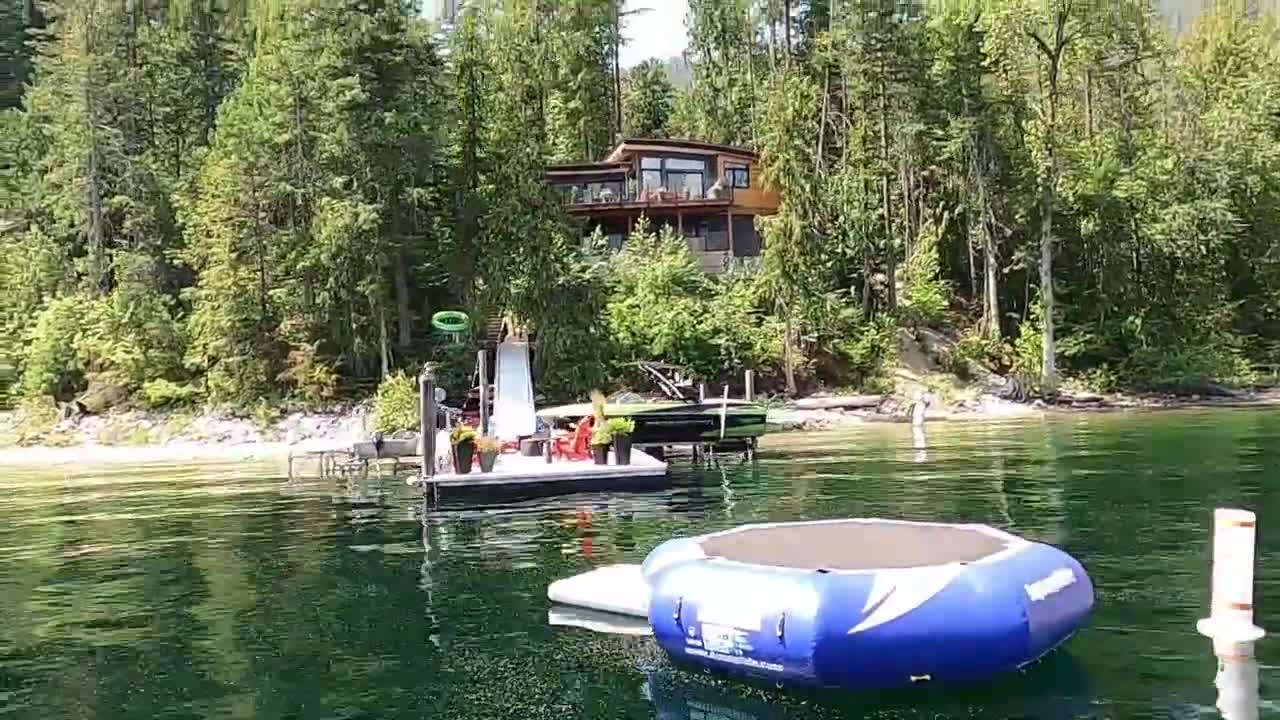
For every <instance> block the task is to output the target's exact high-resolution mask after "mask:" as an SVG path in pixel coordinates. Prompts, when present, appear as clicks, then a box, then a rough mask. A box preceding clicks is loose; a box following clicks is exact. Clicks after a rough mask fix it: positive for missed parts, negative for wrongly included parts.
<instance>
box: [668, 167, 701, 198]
mask: <svg viewBox="0 0 1280 720" xmlns="http://www.w3.org/2000/svg"><path fill="white" fill-rule="evenodd" d="M667 189H668V190H670V191H672V192H674V193H675V194H676V197H679V198H683V199H686V200H694V199H697V198H701V197H702V173H692V172H668V173H667Z"/></svg>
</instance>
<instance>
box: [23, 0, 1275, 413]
mask: <svg viewBox="0 0 1280 720" xmlns="http://www.w3.org/2000/svg"><path fill="white" fill-rule="evenodd" d="M0 12H2V13H3V15H2V16H0V33H2V35H0V51H2V52H3V55H2V56H0V105H2V106H3V107H4V108H5V109H4V110H3V111H2V113H0V258H2V261H0V338H3V340H4V342H3V344H0V385H5V386H6V387H3V388H0V392H6V391H7V392H9V393H11V394H12V395H13V396H14V397H21V398H26V399H28V400H29V401H32V402H36V401H39V402H48V399H49V398H55V399H66V398H69V397H71V396H73V395H75V394H76V393H79V392H81V391H83V390H85V388H86V387H90V386H94V385H100V386H108V387H111V388H113V389H115V392H116V393H117V394H118V395H120V397H122V398H123V397H124V396H128V397H129V398H131V399H132V400H135V401H138V402H144V403H147V404H150V405H165V404H173V403H193V402H201V401H208V402H212V403H217V404H220V405H228V406H240V407H244V406H247V405H249V404H252V403H255V402H259V401H261V400H262V399H264V398H267V399H283V398H289V399H293V400H296V401H298V402H303V403H311V404H315V403H322V402H325V401H327V400H330V399H333V398H335V397H340V396H343V395H348V396H349V395H356V394H361V393H367V392H369V390H370V389H371V387H372V385H373V384H375V383H376V382H377V381H378V380H379V378H382V377H385V376H386V375H388V374H389V373H392V372H395V371H397V370H408V371H412V370H413V369H414V368H416V367H417V365H418V364H420V363H421V362H423V361H425V360H427V359H434V360H437V361H441V362H443V363H445V367H446V369H448V370H450V371H452V372H454V373H456V374H460V375H465V374H467V373H469V372H470V364H469V360H468V358H469V357H470V353H469V350H468V349H467V348H466V347H465V346H462V347H459V346H455V345H452V344H450V343H448V342H445V341H444V340H443V339H441V338H440V337H439V336H436V335H433V334H432V331H431V328H430V324H429V319H430V316H431V314H432V313H433V312H435V311H437V310H440V309H445V308H462V309H466V310H467V311H468V312H469V313H470V314H471V315H472V317H474V318H477V319H483V318H489V317H495V316H498V315H500V314H503V313H511V314H514V315H515V316H517V317H518V318H519V320H520V321H521V322H522V323H524V324H526V325H527V326H528V327H529V328H531V329H532V330H533V331H535V332H536V333H537V340H538V346H537V364H538V367H537V372H538V379H537V381H538V383H539V387H540V390H541V391H542V392H544V393H546V394H547V395H549V396H571V395H579V394H581V393H584V392H585V391H586V390H587V389H589V388H591V387H593V386H597V385H607V384H608V383H609V379H610V377H611V376H612V374H613V370H614V368H615V363H617V362H619V361H623V360H627V359H631V358H636V357H645V358H655V357H659V358H665V359H668V360H672V361H676V362H681V363H684V364H686V365H689V366H691V367H693V368H694V369H695V370H697V371H698V372H699V373H700V374H702V375H704V376H707V377H709V378H713V377H716V376H724V375H729V374H734V375H736V374H737V373H738V372H739V370H740V369H741V368H743V367H753V368H756V369H757V370H758V371H760V372H761V373H762V376H763V377H765V379H766V381H769V382H773V383H774V384H775V385H776V386H777V387H779V388H784V387H786V388H790V389H795V388H797V387H803V386H807V385H812V384H813V383H816V382H825V383H828V384H836V385H840V384H847V385H861V386H874V385H877V384H882V383H884V382H885V378H884V375H883V371H884V368H885V367H886V366H888V365H889V364H891V363H892V362H893V358H894V353H895V351H896V347H897V345H898V338H899V337H900V335H901V334H902V333H910V332H912V331H913V329H915V328H920V327H934V328H943V329H945V330H946V332H948V333H949V334H950V335H951V336H952V337H954V338H955V339H956V344H955V346H954V349H953V350H952V356H953V357H952V358H951V363H952V365H953V367H954V368H955V369H957V370H962V369H964V368H966V367H969V366H970V364H971V363H973V362H981V363H983V364H985V365H987V366H989V367H993V368H995V369H998V370H1001V371H1006V372H1012V373H1017V374H1019V375H1020V376H1022V377H1023V378H1025V379H1026V381H1027V383H1028V384H1029V385H1030V386H1032V387H1033V388H1035V389H1038V390H1041V391H1044V392H1052V391H1053V390H1054V389H1055V388H1056V387H1057V386H1058V384H1059V383H1060V382H1061V381H1062V380H1063V379H1074V380H1075V381H1078V382H1081V383H1084V384H1086V385H1089V386H1092V387H1096V388H1100V389H1111V388H1116V387H1136V388H1150V387H1158V386H1170V385H1194V384H1196V383H1203V382H1205V381H1209V380H1216V381H1222V382H1238V381H1244V380H1247V379H1248V377H1249V375H1250V368H1251V367H1254V366H1256V365H1257V364H1259V363H1268V362H1269V363H1275V362H1280V242H1278V240H1277V238H1278V236H1277V232H1278V231H1280V42H1278V40H1280V35H1278V33H1277V29H1278V28H1277V24H1276V22H1275V19H1274V18H1273V17H1271V16H1270V15H1266V14H1259V13H1258V12H1257V11H1256V10H1250V8H1249V7H1247V6H1246V3H1244V2H1222V3H1220V4H1218V5H1217V6H1215V7H1214V8H1213V9H1211V10H1209V11H1206V12H1205V13H1203V14H1202V15H1201V16H1200V17H1199V19H1198V20H1197V21H1196V23H1195V24H1194V25H1193V26H1191V27H1190V28H1189V29H1187V30H1186V31H1185V32H1182V33H1180V34H1176V35H1175V34H1172V33H1171V32H1170V31H1169V30H1168V23H1167V22H1165V21H1164V20H1163V19H1162V18H1160V17H1158V16H1157V15H1156V12H1155V10H1154V9H1153V8H1152V6H1151V4H1150V3H1149V2H1145V1H1144V0H1111V1H1110V2H1105V3H1103V2H1097V1H1096V0H971V1H969V2H930V3H924V2H920V3H903V2H899V1H897V0H844V1H843V2H835V0H808V1H805V0H690V2H689V10H688V17H687V18H686V23H687V28H688V35H689V46H688V50H687V53H686V59H687V62H688V65H689V70H690V74H691V78H690V80H689V83H688V86H687V87H676V86H675V85H673V83H672V82H671V81H670V79H669V77H668V75H667V69H666V65H664V63H663V62H662V61H658V60H655V61H651V62H646V63H642V64H641V65H639V66H637V67H635V68H631V69H630V70H625V71H624V70H622V69H621V68H619V67H617V58H618V49H619V44H620V43H621V42H623V40H622V33H621V29H622V28H623V27H624V26H625V23H626V18H627V11H626V8H623V7H620V3H619V2H617V0H491V2H489V3H472V4H471V7H470V9H468V10H467V11H465V12H464V13H463V14H462V15H461V17H460V18H459V19H458V21H457V23H455V24H453V25H452V26H450V27H449V28H448V29H447V32H446V31H443V30H441V29H440V28H437V27H434V26H432V25H431V24H429V23H428V22H426V21H425V20H423V19H422V18H421V17H420V15H419V13H418V9H417V8H416V7H415V6H414V5H413V3H412V2H408V1H401V0H337V1H327V2H319V1H318V0H270V1H269V2H268V0H47V1H46V2H32V1H31V0H25V1H24V2H19V3H16V4H15V3H7V4H6V6H5V9H4V10H2V11H0ZM624 134H625V135H644V136H663V135H666V136H671V137H685V138H691V139H698V140H704V141H711V142H719V143H731V144H740V145H744V146H747V147H750V148H753V149H755V150H757V151H758V152H759V153H760V155H761V161H762V168H763V175H764V178H765V181H766V182H767V183H768V184H769V185H771V186H772V187H774V188H777V189H778V190H779V191H780V193H781V194H782V206H781V208H780V211H779V213H778V214H777V215H776V216H774V217H771V218H767V219H762V220H761V221H760V228H759V229H760V232H761V234H762V236H763V238H764V245H765V259H764V265H763V268H762V269H761V270H759V271H757V272H752V273H736V274H730V275H728V276H726V277H708V276H704V275H703V274H702V273H701V272H699V271H698V270H697V267H696V264H694V263H693V262H692V260H691V259H690V258H689V256H688V254H687V252H685V251H684V249H683V246H682V244H681V243H680V242H679V241H678V240H677V239H675V238H672V237H671V236H670V233H669V231H664V232H663V233H657V232H653V231H651V230H649V229H648V228H647V227H641V228H639V229H638V230H637V232H636V233H635V235H634V236H633V237H632V238H630V239H629V240H628V242H627V243H626V244H625V246H624V248H623V250H622V251H621V252H620V253H619V254H617V255H612V256H611V255H609V254H608V253H601V252H597V251H596V249H595V248H592V247H591V246H590V245H589V244H587V245H585V246H584V243H583V242H582V229H581V228H580V227H577V226H575V224H574V223H573V222H572V221H571V220H570V219H569V218H568V217H567V216H566V215H565V213H564V212H563V210H562V208H561V206H560V204H559V199H558V197H557V196H556V195H555V194H554V193H553V192H551V191H550V190H549V189H548V188H547V187H546V184H545V182H544V179H543V171H544V167H545V165H546V164H547V163H553V162H570V161H581V160H595V159H599V157H601V156H602V155H604V154H606V153H607V152H608V150H609V148H610V147H611V146H612V145H613V144H614V143H615V142H616V141H617V140H618V138H619V137H621V136H623V135H624ZM597 240H598V238H597Z"/></svg>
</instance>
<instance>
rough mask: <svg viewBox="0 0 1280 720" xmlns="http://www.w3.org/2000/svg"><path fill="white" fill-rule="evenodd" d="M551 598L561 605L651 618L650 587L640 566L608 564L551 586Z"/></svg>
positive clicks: (548, 592)
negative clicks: (641, 572)
mask: <svg viewBox="0 0 1280 720" xmlns="http://www.w3.org/2000/svg"><path fill="white" fill-rule="evenodd" d="M547 597H548V598H549V599H550V600H551V602H554V603H559V604H561V605H570V606H573V607H579V608H586V609H588V610H598V611H600V612H607V613H616V614H618V615H629V616H631V617H638V618H648V617H649V584H648V583H646V582H645V581H644V576H643V575H641V574H640V566H639V565H606V566H604V567H601V568H596V569H595V570H592V571H590V572H585V573H582V574H581V575H574V576H573V577H569V578H565V579H563V580H557V581H555V582H553V583H551V585H550V586H549V587H547Z"/></svg>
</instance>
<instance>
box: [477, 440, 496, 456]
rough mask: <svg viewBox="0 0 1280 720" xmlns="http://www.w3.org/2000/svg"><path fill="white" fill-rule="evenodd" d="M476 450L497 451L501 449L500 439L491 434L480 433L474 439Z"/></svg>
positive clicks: (482, 451) (483, 452)
mask: <svg viewBox="0 0 1280 720" xmlns="http://www.w3.org/2000/svg"><path fill="white" fill-rule="evenodd" d="M476 450H477V451H478V452H479V453H480V454H482V455H483V454H485V453H495V454H496V453H497V452H498V451H500V450H502V441H501V440H499V439H498V438H496V437H493V436H492V435H482V436H480V437H479V438H477V439H476Z"/></svg>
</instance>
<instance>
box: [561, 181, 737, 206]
mask: <svg viewBox="0 0 1280 720" xmlns="http://www.w3.org/2000/svg"><path fill="white" fill-rule="evenodd" d="M673 185H674V184H664V185H663V186H660V187H657V188H652V187H650V188H637V187H634V186H633V185H627V186H621V185H619V184H617V183H591V184H589V185H573V186H568V187H565V188H563V196H564V199H565V204H566V205H568V206H569V208H570V209H571V210H584V209H591V208H603V207H629V206H644V207H652V206H661V205H670V206H673V207H674V206H679V205H716V204H725V205H727V204H730V203H732V202H733V187H732V186H731V185H728V184H727V183H726V184H724V185H719V186H712V187H711V188H709V189H708V190H706V191H704V192H702V193H695V192H693V191H692V190H691V189H690V188H687V187H674V186H673Z"/></svg>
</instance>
